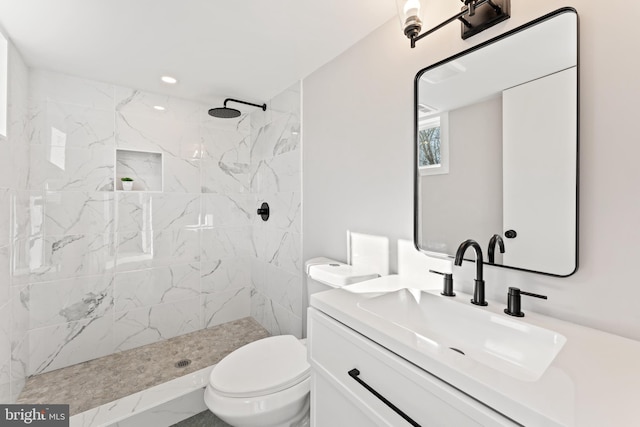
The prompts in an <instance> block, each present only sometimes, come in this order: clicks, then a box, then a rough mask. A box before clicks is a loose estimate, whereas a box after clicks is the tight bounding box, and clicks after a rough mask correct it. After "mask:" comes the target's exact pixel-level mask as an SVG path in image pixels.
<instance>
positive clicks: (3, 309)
mask: <svg viewBox="0 0 640 427" xmlns="http://www.w3.org/2000/svg"><path fill="white" fill-rule="evenodd" d="M0 399H2V400H0V402H9V399H11V304H8V303H7V304H4V305H2V306H0Z"/></svg>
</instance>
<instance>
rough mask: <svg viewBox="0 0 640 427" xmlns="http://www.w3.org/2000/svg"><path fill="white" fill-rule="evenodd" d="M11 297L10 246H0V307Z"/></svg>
mask: <svg viewBox="0 0 640 427" xmlns="http://www.w3.org/2000/svg"><path fill="white" fill-rule="evenodd" d="M10 299H11V246H10V245H5V246H0V307H2V306H3V305H5V304H7V303H8V302H9V300H10Z"/></svg>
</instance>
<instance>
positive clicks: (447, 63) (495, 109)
mask: <svg viewBox="0 0 640 427" xmlns="http://www.w3.org/2000/svg"><path fill="white" fill-rule="evenodd" d="M415 135H416V137H415V138H416V139H415V141H416V144H415V163H414V164H415V206H414V208H415V212H414V214H415V234H414V239H415V244H416V247H417V248H418V249H420V250H422V251H426V252H429V253H434V254H436V255H437V254H440V255H447V256H454V255H455V252H456V249H457V248H458V245H459V244H460V243H461V242H463V241H464V240H467V239H474V240H476V241H477V242H478V243H479V244H480V245H481V246H482V247H483V253H484V261H485V263H489V264H494V265H497V266H502V267H508V268H513V269H518V270H526V271H532V272H538V273H544V274H550V275H554V276H569V275H571V274H573V273H574V272H575V271H576V269H577V265H578V246H577V232H578V221H577V218H578V215H577V206H578V205H577V201H578V17H577V13H576V11H575V10H574V9H572V8H563V9H559V10H557V11H555V12H553V13H551V14H549V15H546V16H543V17H541V18H539V19H536V20H535V21H532V22H530V23H528V24H526V25H523V26H522V27H519V28H517V29H514V30H512V31H510V32H508V33H506V34H503V35H501V36H499V37H496V38H494V39H492V40H489V41H487V42H484V43H482V44H480V45H478V46H476V47H474V48H472V49H469V50H467V51H464V52H461V53H460V54H457V55H454V56H452V57H451V58H448V59H446V60H444V61H441V62H438V63H437V64H434V65H432V66H429V67H427V68H425V69H423V70H421V71H420V72H419V73H418V74H417V76H416V80H415ZM490 242H491V245H490ZM500 243H503V246H504V253H501V250H500V248H501V245H500Z"/></svg>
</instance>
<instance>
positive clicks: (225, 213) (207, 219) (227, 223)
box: [202, 194, 259, 227]
mask: <svg viewBox="0 0 640 427" xmlns="http://www.w3.org/2000/svg"><path fill="white" fill-rule="evenodd" d="M258 207H259V205H258V204H257V202H256V197H255V195H253V194H203V195H202V221H203V224H204V225H205V226H211V227H239V226H248V225H250V224H251V223H252V222H253V221H254V220H255V219H256V218H257V217H258V215H257V213H256V211H257V209H258Z"/></svg>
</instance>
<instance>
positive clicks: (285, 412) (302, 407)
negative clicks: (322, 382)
mask: <svg viewBox="0 0 640 427" xmlns="http://www.w3.org/2000/svg"><path fill="white" fill-rule="evenodd" d="M309 382H310V379H309V378H307V379H305V380H304V381H302V382H301V383H299V384H296V385H295V386H293V387H291V388H288V389H286V390H282V391H280V392H278V393H274V394H272V395H269V396H262V397H252V398H230V397H226V396H221V395H219V394H218V393H216V392H215V391H213V390H212V389H211V387H210V386H209V387H207V388H206V389H205V392H204V401H205V403H206V405H207V407H208V408H209V410H211V412H213V413H214V414H215V415H216V416H217V417H218V418H220V419H221V420H222V421H224V422H226V423H228V424H230V425H232V426H234V427H308V426H309V425H310V423H309Z"/></svg>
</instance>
